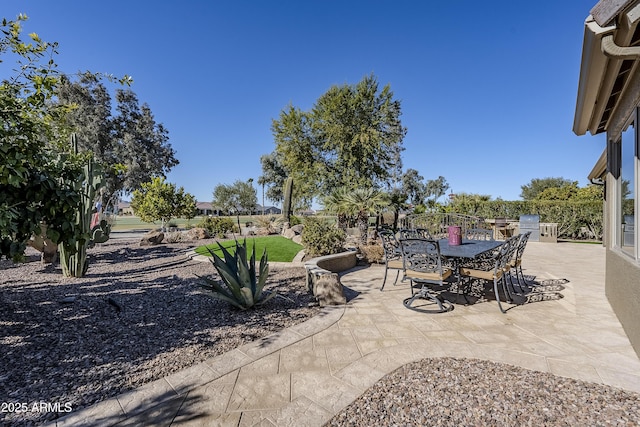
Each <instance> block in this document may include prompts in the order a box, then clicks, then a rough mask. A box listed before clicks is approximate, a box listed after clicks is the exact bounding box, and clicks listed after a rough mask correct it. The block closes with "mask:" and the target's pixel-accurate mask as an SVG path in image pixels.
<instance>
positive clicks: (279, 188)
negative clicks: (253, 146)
mask: <svg viewBox="0 0 640 427" xmlns="http://www.w3.org/2000/svg"><path fill="white" fill-rule="evenodd" d="M260 163H261V164H262V175H261V176H260V177H258V184H259V185H262V186H263V188H264V186H267V193H266V196H267V198H268V199H269V200H273V201H274V202H276V203H281V202H282V200H283V199H284V194H283V188H284V182H285V180H286V179H287V171H286V170H285V168H284V166H283V165H282V164H281V163H280V161H279V158H278V156H277V155H276V153H270V154H263V155H262V156H260Z"/></svg>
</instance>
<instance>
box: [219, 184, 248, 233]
mask: <svg viewBox="0 0 640 427" xmlns="http://www.w3.org/2000/svg"><path fill="white" fill-rule="evenodd" d="M257 203H258V196H257V194H256V189H255V188H253V185H251V182H244V181H240V180H237V181H235V182H234V183H233V184H231V185H226V184H218V185H216V187H215V188H214V189H213V202H212V204H214V205H217V206H219V207H220V208H222V209H223V210H225V211H227V212H229V213H231V214H235V215H236V218H237V221H238V229H239V230H242V228H240V214H241V213H242V212H247V211H248V212H252V211H253V210H254V209H255V208H256V204H257Z"/></svg>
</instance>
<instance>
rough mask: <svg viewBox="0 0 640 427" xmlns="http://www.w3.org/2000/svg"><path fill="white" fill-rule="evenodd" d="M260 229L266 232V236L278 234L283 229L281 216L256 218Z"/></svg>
mask: <svg viewBox="0 0 640 427" xmlns="http://www.w3.org/2000/svg"><path fill="white" fill-rule="evenodd" d="M256 223H257V224H258V227H259V228H261V229H263V230H264V234H276V233H278V232H279V230H280V229H281V228H282V217H281V216H277V217H276V216H266V215H264V216H259V217H256Z"/></svg>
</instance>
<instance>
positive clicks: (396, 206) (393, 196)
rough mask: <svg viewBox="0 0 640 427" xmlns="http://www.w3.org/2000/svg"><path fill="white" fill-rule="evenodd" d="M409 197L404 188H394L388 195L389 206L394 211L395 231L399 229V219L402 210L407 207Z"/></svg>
mask: <svg viewBox="0 0 640 427" xmlns="http://www.w3.org/2000/svg"><path fill="white" fill-rule="evenodd" d="M407 198H408V195H407V193H405V192H404V191H403V189H402V188H393V189H391V190H390V191H388V192H387V194H386V199H387V204H388V206H389V207H390V208H391V209H393V229H394V230H397V229H398V219H399V218H400V210H401V209H405V208H406V207H407V203H406V202H407Z"/></svg>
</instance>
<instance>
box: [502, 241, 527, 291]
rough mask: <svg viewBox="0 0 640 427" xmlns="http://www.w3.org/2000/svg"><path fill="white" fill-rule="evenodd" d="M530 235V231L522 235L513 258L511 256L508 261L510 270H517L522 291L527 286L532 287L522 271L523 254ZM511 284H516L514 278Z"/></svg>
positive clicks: (516, 274)
mask: <svg viewBox="0 0 640 427" xmlns="http://www.w3.org/2000/svg"><path fill="white" fill-rule="evenodd" d="M530 235H531V232H530V231H527V232H526V233H524V234H521V235H520V240H519V241H518V246H517V247H516V251H515V254H514V256H513V258H511V259H510V260H509V262H508V263H507V267H508V268H509V270H513V271H514V272H515V276H516V281H517V282H518V288H519V292H520V293H522V292H525V290H526V288H530V286H529V285H528V284H527V281H526V280H525V278H524V274H523V273H522V255H523V253H524V250H525V248H526V246H527V242H528V241H529V236H530ZM509 276H510V278H512V277H513V274H510V275H509ZM511 286H512V287H513V286H514V283H513V280H511Z"/></svg>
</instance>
